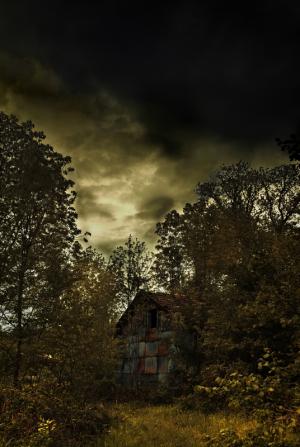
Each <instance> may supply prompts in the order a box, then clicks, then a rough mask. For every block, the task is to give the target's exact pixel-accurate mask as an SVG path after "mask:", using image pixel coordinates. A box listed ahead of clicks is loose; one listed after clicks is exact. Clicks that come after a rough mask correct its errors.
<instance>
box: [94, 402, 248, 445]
mask: <svg viewBox="0 0 300 447" xmlns="http://www.w3.org/2000/svg"><path fill="white" fill-rule="evenodd" d="M112 411H113V414H114V415H115V416H117V417H118V418H121V420H122V422H121V423H118V424H116V425H115V426H114V427H112V428H111V430H110V431H109V433H108V434H107V435H106V437H105V438H104V439H103V440H99V441H98V443H97V447H156V446H158V447H196V446H197V447H201V446H202V445H203V441H204V437H205V435H213V434H216V433H218V432H219V430H222V429H224V428H227V429H234V430H235V431H237V432H238V434H239V435H240V436H243V434H245V433H246V432H247V431H248V430H251V429H253V428H255V425H256V423H255V421H254V420H251V419H245V418H243V417H241V416H236V415H230V414H225V413H216V414H214V415H208V416H205V415H203V414H201V413H199V412H196V411H183V410H181V409H180V408H179V407H178V406H175V405H161V406H138V405H132V404H130V405H129V404H120V405H115V406H114V407H113V409H112Z"/></svg>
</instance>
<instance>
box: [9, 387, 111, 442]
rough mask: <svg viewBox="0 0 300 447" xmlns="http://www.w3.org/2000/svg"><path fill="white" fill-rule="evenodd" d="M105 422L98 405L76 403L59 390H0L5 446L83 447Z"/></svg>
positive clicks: (105, 414)
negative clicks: (73, 446) (74, 446)
mask: <svg viewBox="0 0 300 447" xmlns="http://www.w3.org/2000/svg"><path fill="white" fill-rule="evenodd" d="M109 421H110V419H109V417H108V415H107V413H106V411H105V410H104V408H103V406H102V405H87V404H82V403H81V404H80V403H78V402H77V401H76V400H75V399H74V398H73V397H71V396H70V395H68V394H66V392H64V391H63V390H61V392H60V393H59V389H53V388H52V389H51V388H49V389H48V390H45V389H40V388H37V387H31V388H24V389H23V390H17V389H13V388H2V389H1V390H0V437H2V439H3V441H4V442H6V443H7V444H9V445H14V446H20V447H21V446H22V447H23V446H24V447H25V446H26V447H29V446H30V447H39V446H41V447H44V446H45V447H46V446H49V447H50V446H51V447H56V446H57V447H58V446H62V445H63V446H68V445H70V446H71V445H76V446H77V445H78V446H81V445H82V446H85V445H86V444H87V441H88V440H89V439H92V438H93V437H95V436H96V435H98V434H100V433H102V432H103V430H105V428H106V427H107V426H108V424H109Z"/></svg>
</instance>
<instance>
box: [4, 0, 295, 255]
mask: <svg viewBox="0 0 300 447" xmlns="http://www.w3.org/2000/svg"><path fill="white" fill-rule="evenodd" d="M275 3H276V4H275ZM1 6H2V9H1V16H0V107H1V108H4V110H6V111H8V112H13V113H16V114H17V115H18V116H19V117H20V118H21V119H32V120H33V122H35V123H36V125H37V127H38V128H39V129H42V130H44V131H45V133H46V135H47V137H48V141H49V142H50V143H51V144H52V145H53V146H54V147H55V148H56V149H57V150H58V151H62V152H64V153H68V154H70V155H72V158H73V164H74V165H75V168H76V171H75V174H74V179H75V182H76V186H77V190H78V202H77V209H78V212H79V216H80V225H81V226H82V227H83V229H84V230H89V231H91V232H92V234H93V238H92V239H93V243H95V244H96V245H97V246H99V247H101V248H102V249H103V250H104V251H105V252H107V251H109V250H110V249H111V248H112V247H114V246H115V245H116V244H119V243H122V242H124V241H125V240H126V238H127V236H128V234H129V233H132V234H133V235H136V236H138V237H140V238H142V239H143V238H145V239H146V240H147V241H150V242H154V239H155V235H154V228H155V222H156V221H157V220H160V219H162V218H163V215H164V214H165V213H166V212H168V211H169V210H170V209H171V208H177V209H180V208H181V207H182V206H183V205H184V203H185V202H186V201H191V200H193V199H194V195H193V188H194V187H195V185H196V183H197V182H199V181H203V180H205V179H207V177H208V175H209V174H210V173H211V172H212V171H214V170H216V169H218V167H219V166H220V165H221V164H222V163H229V162H235V161H238V160H240V159H246V160H248V161H250V162H252V164H254V165H256V166H257V165H260V164H264V165H272V164H275V163H277V162H280V161H281V159H282V158H281V157H282V154H281V153H280V152H279V151H278V149H277V148H276V146H275V145H274V144H273V140H274V138H275V137H276V136H280V137H285V136H287V135H288V134H289V133H291V132H294V131H296V130H297V129H298V126H299V123H300V110H299V107H300V106H299V105H300V88H299V87H300V85H299V83H300V76H299V58H298V54H299V51H298V50H299V47H298V40H299V39H298V38H299V36H298V34H299V31H298V29H299V26H298V24H299V18H300V9H299V6H298V3H297V2H292V1H290V2H283V1H277V2H270V1H260V2H251V3H250V2H249V3H247V2H243V3H242V4H241V6H240V8H237V7H236V6H233V2H230V1H229V2H226V3H221V4H220V2H217V1H214V0H210V1H209V2H208V1H207V2H206V1H204V2H196V1H187V2H174V1H172V2H171V1H164V2H160V5H159V6H155V5H154V3H153V2H140V4H139V5H133V3H130V2H116V1H113V0H111V1H102V2H97V3H96V2H85V3H83V2H70V3H68V2H61V1H54V0H53V1H51V2H44V3H43V7H42V9H41V3H40V2H39V3H38V2H34V1H27V2H18V3H17V2H13V1H11V2H8V1H7V2H5V1H4V2H3V5H1Z"/></svg>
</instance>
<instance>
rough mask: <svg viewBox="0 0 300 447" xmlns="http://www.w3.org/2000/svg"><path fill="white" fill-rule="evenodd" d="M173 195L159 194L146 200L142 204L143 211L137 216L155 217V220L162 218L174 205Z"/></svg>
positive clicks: (143, 217) (144, 217)
mask: <svg viewBox="0 0 300 447" xmlns="http://www.w3.org/2000/svg"><path fill="white" fill-rule="evenodd" d="M174 205H175V201H174V199H173V197H168V196H158V197H154V198H151V199H150V200H146V201H144V202H143V203H142V204H141V205H140V208H141V211H140V212H139V213H137V214H136V216H135V217H137V218H139V219H153V220H154V221H155V222H158V221H159V220H161V219H162V218H163V217H164V215H165V214H166V213H167V212H168V211H170V210H171V209H172V207H174Z"/></svg>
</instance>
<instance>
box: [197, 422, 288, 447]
mask: <svg viewBox="0 0 300 447" xmlns="http://www.w3.org/2000/svg"><path fill="white" fill-rule="evenodd" d="M205 445H206V447H296V444H295V443H294V442H292V441H289V440H287V439H286V431H285V428H283V427H282V426H281V425H280V424H276V425H274V426H269V427H265V426H260V427H258V428H257V429H256V430H253V431H250V432H249V433H247V435H246V436H245V437H243V438H240V437H239V436H238V435H237V434H236V432H234V431H232V430H221V431H220V432H219V434H218V435H217V436H209V437H207V439H206V443H205Z"/></svg>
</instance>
